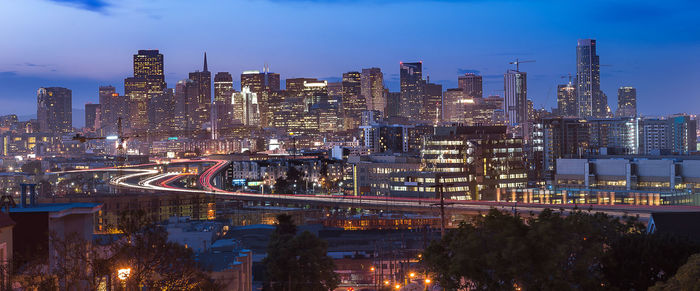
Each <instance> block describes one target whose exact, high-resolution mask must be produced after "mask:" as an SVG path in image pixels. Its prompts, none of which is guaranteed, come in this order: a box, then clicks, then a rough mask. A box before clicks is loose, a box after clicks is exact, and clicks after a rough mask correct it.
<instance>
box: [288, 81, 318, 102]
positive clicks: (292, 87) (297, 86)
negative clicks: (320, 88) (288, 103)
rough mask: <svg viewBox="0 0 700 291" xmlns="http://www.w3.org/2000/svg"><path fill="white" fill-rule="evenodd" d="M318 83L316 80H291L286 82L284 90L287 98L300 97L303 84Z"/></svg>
mask: <svg viewBox="0 0 700 291" xmlns="http://www.w3.org/2000/svg"><path fill="white" fill-rule="evenodd" d="M306 82H318V79H316V78H291V79H287V80H286V86H285V90H286V91H287V94H289V96H294V97H301V96H302V95H303V92H304V83H306Z"/></svg>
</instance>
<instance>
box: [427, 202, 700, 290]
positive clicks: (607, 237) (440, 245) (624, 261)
mask: <svg viewBox="0 0 700 291" xmlns="http://www.w3.org/2000/svg"><path fill="white" fill-rule="evenodd" d="M697 247H698V246H697V244H694V243H691V242H689V241H685V240H679V239H677V238H667V237H661V236H657V235H648V234H646V233H645V232H644V226H643V225H642V224H641V223H639V222H638V221H637V220H636V219H635V218H631V217H623V218H622V219H619V218H615V217H611V216H608V215H606V214H603V213H593V214H592V213H588V212H583V211H580V210H576V211H572V212H571V213H568V214H567V215H564V213H563V212H554V211H552V210H549V209H546V210H544V211H542V212H541V213H540V214H539V215H538V216H536V217H531V218H529V219H527V220H523V219H522V218H520V217H519V216H518V215H511V214H508V213H503V212H500V211H498V210H491V211H490V212H489V213H488V214H486V215H484V216H478V217H476V218H475V219H474V220H473V221H472V222H471V223H462V224H461V225H460V226H459V227H458V228H457V229H454V230H451V231H449V232H448V233H447V234H446V235H445V236H444V237H443V238H442V239H441V240H439V241H435V242H433V243H431V245H430V246H429V247H428V248H427V249H426V250H425V252H424V255H423V261H422V262H423V263H424V264H425V266H426V268H427V269H428V270H429V272H431V273H432V274H434V276H435V278H436V279H437V281H438V282H439V284H440V285H441V286H442V287H444V288H447V289H476V290H486V289H488V290H492V289H497V290H500V289H512V288H513V287H515V286H518V287H521V288H523V289H525V290H528V289H530V290H570V289H582V290H600V289H606V290H610V289H612V290H629V289H636V290H640V289H646V288H647V287H649V286H651V285H652V284H653V283H654V282H655V281H657V280H660V279H665V278H667V276H670V275H672V274H673V273H675V272H676V269H677V268H678V266H680V264H682V263H683V262H684V261H685V259H686V258H687V257H688V256H689V255H690V254H691V253H693V252H696V251H697V250H698V248H697Z"/></svg>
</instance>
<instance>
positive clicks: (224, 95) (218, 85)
mask: <svg viewBox="0 0 700 291" xmlns="http://www.w3.org/2000/svg"><path fill="white" fill-rule="evenodd" d="M231 90H233V77H232V76H231V74H229V72H218V73H216V75H215V76H214V101H222V102H228V103H231V92H230V91H231Z"/></svg>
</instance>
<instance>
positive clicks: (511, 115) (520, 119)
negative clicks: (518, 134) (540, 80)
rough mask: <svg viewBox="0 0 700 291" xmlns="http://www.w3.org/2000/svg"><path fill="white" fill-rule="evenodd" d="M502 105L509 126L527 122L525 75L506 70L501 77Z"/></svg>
mask: <svg viewBox="0 0 700 291" xmlns="http://www.w3.org/2000/svg"><path fill="white" fill-rule="evenodd" d="M503 81H504V96H505V97H504V101H505V102H504V104H503V106H504V107H503V110H504V111H505V113H506V116H507V117H508V122H509V123H510V124H511V125H516V124H521V123H525V122H527V121H528V115H527V73H525V72H520V71H517V70H508V71H507V72H506V73H505V74H504V75H503Z"/></svg>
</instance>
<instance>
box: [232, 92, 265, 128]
mask: <svg viewBox="0 0 700 291" xmlns="http://www.w3.org/2000/svg"><path fill="white" fill-rule="evenodd" d="M233 117H234V118H235V119H238V120H240V121H241V123H243V125H246V126H260V108H259V106H258V94H257V93H255V92H252V91H251V90H250V88H248V87H243V88H241V92H240V93H234V94H233Z"/></svg>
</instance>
